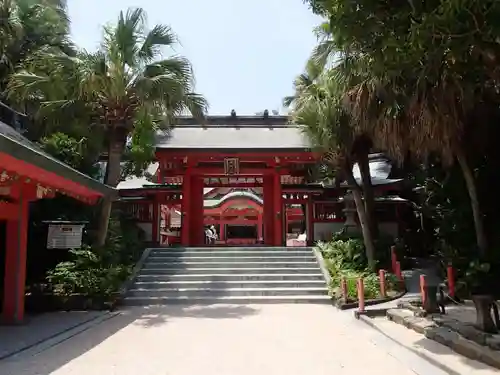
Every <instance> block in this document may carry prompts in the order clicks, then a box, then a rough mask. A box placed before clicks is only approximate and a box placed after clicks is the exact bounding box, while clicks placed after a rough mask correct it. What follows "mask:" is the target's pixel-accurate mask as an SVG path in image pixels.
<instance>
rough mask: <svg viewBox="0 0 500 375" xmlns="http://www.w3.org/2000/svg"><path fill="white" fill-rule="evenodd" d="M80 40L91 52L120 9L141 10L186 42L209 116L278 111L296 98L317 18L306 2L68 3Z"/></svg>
mask: <svg viewBox="0 0 500 375" xmlns="http://www.w3.org/2000/svg"><path fill="white" fill-rule="evenodd" d="M68 3H69V11H70V16H71V19H72V33H73V36H74V39H75V41H76V43H77V44H78V45H79V46H81V47H84V48H86V49H94V48H95V47H96V46H97V45H98V43H99V39H100V36H101V27H102V25H104V24H106V23H108V22H109V21H114V20H115V19H116V17H117V15H118V13H119V11H120V10H125V9H127V8H128V7H142V8H144V9H145V10H146V11H147V13H148V23H149V25H151V26H152V25H154V24H157V23H164V24H168V25H170V26H171V27H172V28H173V30H174V31H175V32H176V33H177V34H178V36H179V39H180V41H181V43H182V46H180V47H179V48H178V49H177V50H176V52H177V53H179V54H182V55H184V56H186V57H188V58H189V59H190V60H191V62H192V63H193V66H194V70H195V74H196V81H197V91H198V92H200V93H202V94H203V95H205V96H206V97H207V99H208V100H209V102H210V113H211V114H229V112H230V111H231V109H233V108H234V109H235V110H236V112H237V113H238V114H253V113H255V112H258V111H261V110H264V109H266V108H267V109H269V110H272V109H279V108H281V102H282V99H283V97H284V96H286V95H289V94H291V93H292V83H293V79H294V78H295V76H297V75H298V74H300V73H301V71H302V70H303V68H304V64H305V61H306V60H307V58H308V56H309V54H310V52H311V50H312V48H313V47H314V45H315V44H316V39H315V37H314V35H313V33H312V29H313V27H314V26H316V25H318V24H319V23H320V20H319V19H318V18H317V17H316V16H314V15H312V13H311V12H310V11H309V10H308V9H307V7H306V6H305V5H304V4H303V3H302V1H301V0H252V1H248V0H184V1H179V0H176V1H174V0H135V1H129V0H71V1H68Z"/></svg>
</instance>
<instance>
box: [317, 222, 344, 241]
mask: <svg viewBox="0 0 500 375" xmlns="http://www.w3.org/2000/svg"><path fill="white" fill-rule="evenodd" d="M343 228H344V223H341V222H324V223H314V240H315V241H329V240H330V239H331V235H332V233H337V232H340V231H341V230H342V229H343Z"/></svg>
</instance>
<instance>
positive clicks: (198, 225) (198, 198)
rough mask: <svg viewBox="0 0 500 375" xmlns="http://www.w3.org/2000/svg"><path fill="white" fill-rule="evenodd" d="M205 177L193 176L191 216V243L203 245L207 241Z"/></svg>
mask: <svg viewBox="0 0 500 375" xmlns="http://www.w3.org/2000/svg"><path fill="white" fill-rule="evenodd" d="M203 186H204V183H203V177H201V176H192V177H191V203H190V213H189V214H190V217H191V222H190V225H189V227H190V228H191V245H193V246H203V245H204V243H205V238H204V236H205V232H204V230H203V224H204V222H203Z"/></svg>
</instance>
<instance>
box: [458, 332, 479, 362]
mask: <svg viewBox="0 0 500 375" xmlns="http://www.w3.org/2000/svg"><path fill="white" fill-rule="evenodd" d="M451 348H452V349H453V350H454V351H455V352H457V353H458V354H462V355H463V356H465V357H467V358H471V359H480V357H481V353H482V352H483V351H484V350H485V349H486V348H485V347H484V346H481V345H479V344H478V343H476V342H474V341H471V340H467V339H464V338H463V337H460V336H458V335H457V338H455V339H454V340H452V343H451Z"/></svg>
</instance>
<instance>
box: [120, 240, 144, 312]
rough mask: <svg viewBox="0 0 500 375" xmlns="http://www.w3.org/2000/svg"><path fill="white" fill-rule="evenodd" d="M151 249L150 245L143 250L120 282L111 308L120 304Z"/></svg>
mask: <svg viewBox="0 0 500 375" xmlns="http://www.w3.org/2000/svg"><path fill="white" fill-rule="evenodd" d="M152 250H153V248H152V247H148V248H146V249H145V250H144V251H143V253H142V255H141V257H140V259H139V261H138V262H137V263H136V264H135V266H134V268H133V269H132V273H131V274H130V276H129V277H128V278H127V280H125V282H124V283H123V284H122V286H121V288H120V290H119V291H118V296H117V297H116V298H115V300H114V303H113V305H112V308H114V307H116V306H117V305H120V303H121V302H122V301H123V299H124V298H125V297H126V295H127V292H128V291H129V289H130V288H131V287H132V285H133V284H134V282H135V279H136V278H137V276H138V274H139V272H140V271H141V269H142V267H143V266H144V263H145V262H146V259H148V257H149V254H150V253H151V251H152Z"/></svg>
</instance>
